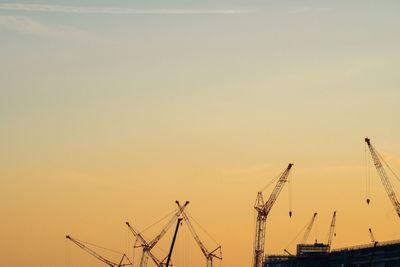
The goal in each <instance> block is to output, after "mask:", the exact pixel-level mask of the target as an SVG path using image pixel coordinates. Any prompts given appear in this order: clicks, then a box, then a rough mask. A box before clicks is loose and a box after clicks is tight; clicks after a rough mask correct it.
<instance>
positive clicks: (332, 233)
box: [328, 211, 336, 250]
mask: <svg viewBox="0 0 400 267" xmlns="http://www.w3.org/2000/svg"><path fill="white" fill-rule="evenodd" d="M335 227H336V211H334V212H333V216H332V221H331V226H330V227H329V233H328V249H329V250H330V249H331V245H332V240H333V236H334V234H335Z"/></svg>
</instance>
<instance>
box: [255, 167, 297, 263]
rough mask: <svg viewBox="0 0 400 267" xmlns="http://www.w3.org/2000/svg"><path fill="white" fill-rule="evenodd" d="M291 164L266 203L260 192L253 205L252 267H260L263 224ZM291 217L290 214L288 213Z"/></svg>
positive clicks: (285, 180)
mask: <svg viewBox="0 0 400 267" xmlns="http://www.w3.org/2000/svg"><path fill="white" fill-rule="evenodd" d="M292 166H293V163H289V165H288V167H287V168H286V169H285V171H284V172H283V173H282V174H281V176H280V177H279V179H278V182H277V183H276V185H275V188H274V190H273V191H272V193H271V195H270V196H269V199H268V201H267V202H264V199H263V194H262V192H258V194H257V199H256V203H255V205H254V208H255V210H256V211H257V222H256V233H255V240H254V256H253V267H262V265H263V258H264V245H265V224H266V222H267V216H268V214H269V212H270V210H271V208H272V206H273V205H274V203H275V201H276V200H277V198H278V196H279V194H280V192H281V191H282V188H283V186H284V185H285V183H286V182H287V180H288V177H289V173H290V170H291V169H292ZM289 214H290V215H291V213H289Z"/></svg>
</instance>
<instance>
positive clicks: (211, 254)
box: [176, 201, 222, 267]
mask: <svg viewBox="0 0 400 267" xmlns="http://www.w3.org/2000/svg"><path fill="white" fill-rule="evenodd" d="M176 204H177V205H178V207H179V210H180V211H181V214H182V217H183V219H184V220H185V222H186V223H187V226H188V228H189V231H190V233H191V234H192V236H193V238H194V240H195V241H196V243H197V245H198V246H199V247H200V250H201V252H202V253H203V254H204V256H205V257H206V261H207V262H206V266H207V267H212V263H213V258H217V259H220V260H222V257H220V256H218V255H216V254H215V253H214V252H216V251H217V250H220V249H221V246H218V247H217V248H216V249H214V250H213V251H211V252H210V251H208V249H207V248H206V246H205V245H204V244H203V242H201V240H200V237H199V236H198V234H197V233H196V231H195V230H194V227H193V225H192V223H191V222H190V220H189V218H188V216H187V214H186V212H185V211H184V206H181V205H180V204H179V201H176Z"/></svg>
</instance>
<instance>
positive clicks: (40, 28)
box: [0, 15, 91, 40]
mask: <svg viewBox="0 0 400 267" xmlns="http://www.w3.org/2000/svg"><path fill="white" fill-rule="evenodd" d="M1 29H2V30H7V31H12V32H17V33H21V34H31V35H36V36H43V37H53V38H57V39H69V40H71V39H80V40H81V39H88V38H89V37H90V36H91V34H90V33H88V32H84V31H82V30H79V29H75V28H72V27H68V26H65V25H50V24H44V23H41V22H40V21H38V20H35V19H32V18H30V17H25V16H11V15H5V16H3V15H0V30H1Z"/></svg>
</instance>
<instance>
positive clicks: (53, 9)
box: [0, 4, 250, 15]
mask: <svg viewBox="0 0 400 267" xmlns="http://www.w3.org/2000/svg"><path fill="white" fill-rule="evenodd" d="M0 10H8V11H28V12H47V13H71V14H105V15H238V14H246V13H250V11H249V10H245V9H135V8H117V7H79V6H59V5H40V4H0Z"/></svg>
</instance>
